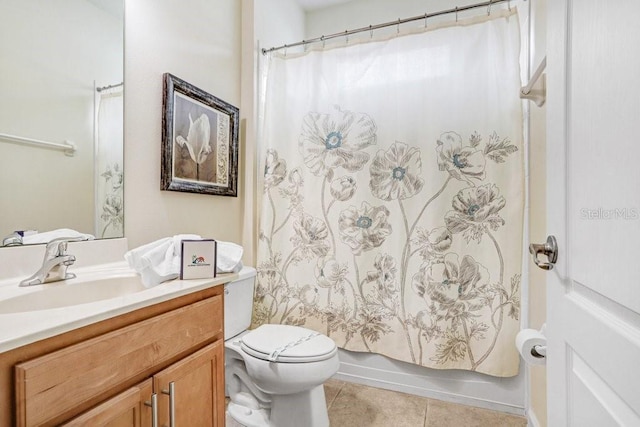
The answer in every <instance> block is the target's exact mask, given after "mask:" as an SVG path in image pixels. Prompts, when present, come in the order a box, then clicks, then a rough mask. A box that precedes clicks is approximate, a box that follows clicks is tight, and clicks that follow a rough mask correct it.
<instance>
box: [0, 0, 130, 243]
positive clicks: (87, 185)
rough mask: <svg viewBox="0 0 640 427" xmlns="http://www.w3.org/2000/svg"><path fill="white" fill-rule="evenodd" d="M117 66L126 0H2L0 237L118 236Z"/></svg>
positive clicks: (120, 110)
mask: <svg viewBox="0 0 640 427" xmlns="http://www.w3.org/2000/svg"><path fill="white" fill-rule="evenodd" d="M123 62H124V0H57V1H50V0H0V63H1V64H2V67H0V239H2V238H4V237H5V236H7V235H9V234H11V233H12V232H14V231H15V230H36V231H38V232H40V233H42V232H46V231H51V230H56V229H62V228H68V229H72V230H75V231H78V232H80V233H85V234H90V235H93V236H95V238H108V237H122V236H123V229H124V223H123V186H122V184H123V175H122V174H123V169H122V167H123V104H124V103H123ZM34 240H37V239H25V243H30V242H34V243H36V242H35V241H34Z"/></svg>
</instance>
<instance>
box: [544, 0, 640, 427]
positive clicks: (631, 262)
mask: <svg viewBox="0 0 640 427" xmlns="http://www.w3.org/2000/svg"><path fill="white" fill-rule="evenodd" d="M547 7H548V24H549V38H548V49H549V50H548V67H547V77H548V80H547V82H548V85H547V91H548V92H547V94H548V95H547V102H548V104H547V105H548V107H547V108H548V109H547V126H548V127H547V129H548V130H547V132H548V134H547V180H548V181H547V195H548V196H547V202H548V205H547V224H548V232H549V234H553V235H555V236H556V237H557V239H558V246H559V257H558V262H557V264H556V268H554V269H553V270H552V271H550V272H549V274H548V276H547V278H548V283H547V304H548V305H547V330H546V334H547V337H548V357H547V376H548V377H547V378H548V382H547V384H548V411H549V419H548V421H549V426H578V427H584V426H597V427H603V426H616V425H624V426H640V314H639V313H640V1H638V0H616V1H605V0H550V1H548V2H547ZM544 238H545V236H540V240H541V241H544ZM540 243H541V242H540Z"/></svg>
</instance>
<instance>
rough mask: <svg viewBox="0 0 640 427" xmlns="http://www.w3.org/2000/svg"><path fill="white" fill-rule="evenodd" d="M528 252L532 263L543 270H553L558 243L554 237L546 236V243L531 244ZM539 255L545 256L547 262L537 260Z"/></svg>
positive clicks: (556, 258)
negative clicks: (531, 257)
mask: <svg viewBox="0 0 640 427" xmlns="http://www.w3.org/2000/svg"><path fill="white" fill-rule="evenodd" d="M529 252H530V253H531V255H533V262H535V263H536V265H537V266H538V267H540V268H541V269H543V270H551V269H553V265H554V264H555V263H556V261H557V260H558V242H556V238H555V236H547V241H546V243H542V244H540V243H531V244H530V245H529ZM540 255H546V257H547V262H543V261H541V260H540V258H538V257H539V256H540Z"/></svg>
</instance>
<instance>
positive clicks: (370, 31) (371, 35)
mask: <svg viewBox="0 0 640 427" xmlns="http://www.w3.org/2000/svg"><path fill="white" fill-rule="evenodd" d="M369 36H370V37H371V38H373V30H372V29H371V24H369Z"/></svg>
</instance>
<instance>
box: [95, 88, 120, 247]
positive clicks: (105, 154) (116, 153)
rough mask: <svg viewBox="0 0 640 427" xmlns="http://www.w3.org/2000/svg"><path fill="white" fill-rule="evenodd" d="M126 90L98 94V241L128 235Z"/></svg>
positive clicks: (109, 90) (96, 230) (96, 225)
mask: <svg viewBox="0 0 640 427" xmlns="http://www.w3.org/2000/svg"><path fill="white" fill-rule="evenodd" d="M122 95H123V87H122V86H119V87H115V88H111V89H106V90H103V91H102V92H98V96H97V98H98V99H97V107H96V108H97V114H96V122H95V126H96V143H95V156H96V160H95V162H96V163H95V170H96V172H95V173H96V177H95V180H96V195H95V198H96V212H95V235H96V237H98V238H106V237H122V236H123V235H124V194H123V187H122V184H123V173H124V170H123V165H122V161H123V151H122V135H123V118H124V111H123V108H124V105H123V96H122Z"/></svg>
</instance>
